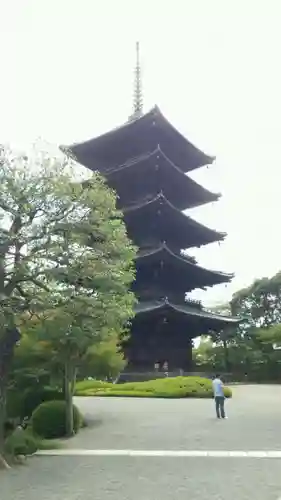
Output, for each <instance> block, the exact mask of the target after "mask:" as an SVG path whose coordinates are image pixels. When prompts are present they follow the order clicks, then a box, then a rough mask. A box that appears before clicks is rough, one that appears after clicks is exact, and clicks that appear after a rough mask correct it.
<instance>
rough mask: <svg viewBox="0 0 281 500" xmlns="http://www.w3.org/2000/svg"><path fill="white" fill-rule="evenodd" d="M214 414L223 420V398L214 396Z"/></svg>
mask: <svg viewBox="0 0 281 500" xmlns="http://www.w3.org/2000/svg"><path fill="white" fill-rule="evenodd" d="M215 403H216V413H217V417H218V418H225V411H224V396H215Z"/></svg>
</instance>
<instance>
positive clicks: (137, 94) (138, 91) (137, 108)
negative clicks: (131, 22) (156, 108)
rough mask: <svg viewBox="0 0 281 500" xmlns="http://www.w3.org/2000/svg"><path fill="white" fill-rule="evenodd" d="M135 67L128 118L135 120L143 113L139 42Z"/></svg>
mask: <svg viewBox="0 0 281 500" xmlns="http://www.w3.org/2000/svg"><path fill="white" fill-rule="evenodd" d="M136 56H137V58H136V67H135V83H134V95H133V113H132V115H131V116H130V120H136V119H137V118H140V116H142V114H143V96H142V78H141V66H140V44H139V42H137V43H136Z"/></svg>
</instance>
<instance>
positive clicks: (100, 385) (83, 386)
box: [75, 379, 113, 392]
mask: <svg viewBox="0 0 281 500" xmlns="http://www.w3.org/2000/svg"><path fill="white" fill-rule="evenodd" d="M112 385H113V384H112V383H111V382H104V381H103V380H95V379H94V380H81V381H80V382H77V384H76V387H75V392H81V391H87V390H88V389H106V388H110V387H112Z"/></svg>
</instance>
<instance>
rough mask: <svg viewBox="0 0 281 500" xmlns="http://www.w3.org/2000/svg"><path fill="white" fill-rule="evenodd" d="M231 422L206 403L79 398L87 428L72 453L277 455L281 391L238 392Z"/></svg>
mask: <svg viewBox="0 0 281 500" xmlns="http://www.w3.org/2000/svg"><path fill="white" fill-rule="evenodd" d="M233 393H234V396H233V399H232V400H230V401H227V403H226V404H227V406H226V408H227V413H228V415H229V419H228V420H226V421H222V420H217V419H216V418H215V414H214V405H213V401H211V400H206V399H196V400H192V399H177V400H172V399H146V400H143V399H130V398H128V399H126V398H103V399H102V398H101V399H97V398H77V400H76V404H78V406H79V407H80V408H81V410H82V412H83V413H84V414H85V415H86V417H87V419H88V420H89V421H90V428H88V429H86V430H84V431H82V432H81V433H79V434H78V435H77V436H76V438H74V439H73V440H71V441H69V442H68V443H67V446H69V447H71V448H76V449H79V448H86V449H94V448H98V449H142V450H146V449H147V450H151V449H152V450H281V432H280V422H281V386H280V387H279V386H236V387H234V389H233Z"/></svg>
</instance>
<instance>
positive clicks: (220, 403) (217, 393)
mask: <svg viewBox="0 0 281 500" xmlns="http://www.w3.org/2000/svg"><path fill="white" fill-rule="evenodd" d="M213 392H214V398H215V403H216V413H217V418H226V416H225V410H224V400H225V396H224V391H223V382H222V381H221V379H220V376H219V375H216V376H215V378H214V380H213Z"/></svg>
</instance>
